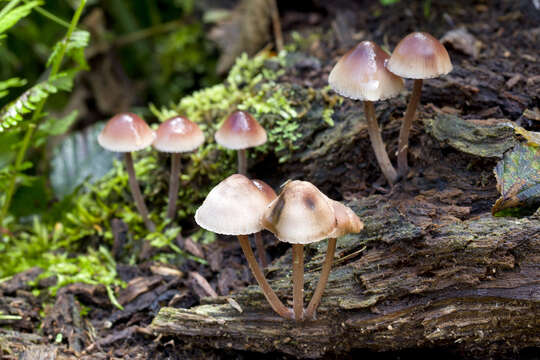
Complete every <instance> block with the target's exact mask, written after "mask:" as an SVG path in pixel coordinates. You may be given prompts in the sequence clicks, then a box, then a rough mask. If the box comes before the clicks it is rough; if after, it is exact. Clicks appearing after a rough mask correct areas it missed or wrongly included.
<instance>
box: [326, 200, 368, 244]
mask: <svg viewBox="0 0 540 360" xmlns="http://www.w3.org/2000/svg"><path fill="white" fill-rule="evenodd" d="M331 201H332V206H333V207H334V214H335V215H336V228H335V229H334V232H333V233H332V235H330V236H329V237H334V238H338V237H341V236H343V235H347V234H351V233H354V234H356V233H359V232H360V231H362V229H363V228H364V223H363V222H362V221H361V220H360V218H359V217H358V216H357V215H356V214H355V213H354V211H352V209H351V208H350V207H348V206H345V205H343V204H342V203H340V202H339V201H334V200H331Z"/></svg>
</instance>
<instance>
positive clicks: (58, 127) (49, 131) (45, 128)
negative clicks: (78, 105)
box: [34, 110, 78, 146]
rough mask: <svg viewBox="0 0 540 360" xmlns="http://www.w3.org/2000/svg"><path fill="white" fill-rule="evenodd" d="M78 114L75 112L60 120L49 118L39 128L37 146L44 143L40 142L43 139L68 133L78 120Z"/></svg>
mask: <svg viewBox="0 0 540 360" xmlns="http://www.w3.org/2000/svg"><path fill="white" fill-rule="evenodd" d="M77 114H78V111H77V110H73V111H72V112H70V113H69V114H67V115H66V116H64V117H62V118H60V119H57V118H53V117H48V118H47V119H46V120H45V121H44V122H43V123H42V124H41V125H40V127H39V133H38V135H36V140H34V141H35V142H36V143H37V144H36V146H39V145H41V144H42V143H43V141H40V140H41V139H46V138H47V137H49V136H58V135H62V134H64V133H65V132H67V131H68V129H69V127H70V126H71V125H72V124H73V123H74V122H75V120H77Z"/></svg>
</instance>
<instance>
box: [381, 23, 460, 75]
mask: <svg viewBox="0 0 540 360" xmlns="http://www.w3.org/2000/svg"><path fill="white" fill-rule="evenodd" d="M387 67H388V70H390V71H391V72H393V73H394V74H396V75H399V76H401V77H404V78H407V79H430V78H434V77H437V76H441V75H445V74H448V73H449V72H450V71H452V62H451V61H450V56H449V55H448V52H447V51H446V49H445V47H444V46H443V45H442V44H441V43H440V42H439V40H437V39H435V38H434V37H433V36H431V35H430V34H428V33H423V32H414V33H412V34H409V35H407V36H405V37H404V38H403V39H401V41H400V42H399V43H398V44H397V46H396V48H395V50H394V52H393V53H392V56H391V57H390V60H389V61H388V64H387Z"/></svg>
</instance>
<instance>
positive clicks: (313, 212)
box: [98, 32, 452, 321]
mask: <svg viewBox="0 0 540 360" xmlns="http://www.w3.org/2000/svg"><path fill="white" fill-rule="evenodd" d="M451 70H452V64H451V62H450V58H449V56H448V53H447V51H446V49H445V48H444V46H442V45H441V44H440V43H439V41H437V40H436V39H435V38H434V37H433V36H431V35H429V34H426V33H419V32H415V33H412V34H409V35H408V36H406V37H405V38H404V39H402V40H401V41H400V43H399V44H398V45H397V47H396V49H395V50H394V52H393V54H392V55H391V56H390V55H388V54H387V53H386V52H385V51H384V50H382V49H381V48H380V47H379V46H378V45H377V44H375V43H373V42H371V41H363V42H361V43H359V44H358V45H357V46H356V47H355V48H353V49H352V50H350V51H349V52H348V53H346V54H345V55H344V56H343V57H342V58H341V59H340V60H339V61H338V63H337V64H336V65H335V67H334V68H333V69H332V72H331V73H330V76H329V83H330V86H331V87H332V88H333V89H334V90H335V91H336V92H337V93H338V94H340V95H342V96H344V97H348V98H351V99H356V100H362V101H364V112H365V116H366V119H367V122H368V133H369V137H370V140H371V144H372V147H373V150H374V152H375V157H376V159H377V161H378V163H379V165H380V167H381V170H382V172H383V175H384V176H385V177H386V179H387V181H388V182H389V183H390V184H393V183H395V182H396V181H397V180H399V178H401V177H403V176H405V175H406V174H407V172H408V164H407V148H408V138H409V130H410V127H411V124H412V121H413V118H414V114H415V111H416V107H417V106H418V103H419V101H420V93H421V89H422V80H423V79H428V78H433V77H437V76H440V75H443V74H447V73H448V72H450V71H451ZM402 78H410V79H415V81H414V87H413V93H412V96H411V100H410V102H409V105H408V107H407V110H406V113H405V116H404V119H403V123H402V127H401V130H400V135H399V143H398V152H397V159H398V170H397V171H396V169H395V168H394V167H393V165H392V163H391V161H390V159H389V158H388V154H387V152H386V150H385V146H384V143H383V140H382V137H381V132H380V129H379V127H378V124H377V120H376V118H375V109H374V106H373V102H374V101H379V100H384V99H388V98H391V97H394V96H397V95H398V94H399V93H400V92H401V91H402V90H403V87H404V81H403V79H402ZM215 140H216V142H217V143H218V144H219V145H221V146H223V147H225V148H228V149H232V150H237V151H238V173H237V174H234V175H231V176H229V177H228V178H226V179H225V180H223V181H221V182H220V183H219V184H218V185H216V186H215V187H214V188H213V189H212V190H211V191H210V193H209V194H208V196H207V197H206V199H205V200H204V202H203V204H202V205H201V206H200V207H199V208H198V209H197V212H196V213H195V221H196V222H197V224H198V225H199V226H201V227H202V228H204V229H206V230H209V231H212V232H214V233H217V234H222V235H235V236H237V238H238V241H239V242H240V246H241V248H242V250H243V252H244V255H245V256H246V259H247V262H248V264H249V267H250V269H251V271H252V273H253V275H254V277H255V279H256V280H257V283H258V284H259V286H260V288H261V290H262V292H263V294H264V296H265V297H266V299H267V300H268V303H269V304H270V306H271V307H272V309H273V310H274V311H275V312H276V313H277V314H278V315H280V316H281V317H283V318H286V319H292V320H296V321H303V320H310V319H314V317H315V313H316V309H317V307H318V305H319V303H320V301H321V298H322V294H323V292H324V289H325V287H326V283H327V282H328V277H329V275H330V270H331V268H332V262H333V259H334V252H335V249H336V242H337V238H338V237H341V236H344V235H346V234H350V233H358V232H360V231H361V230H362V229H363V227H364V224H363V223H362V221H361V220H360V219H359V218H358V216H357V215H356V214H355V213H354V211H353V210H351V209H350V208H349V207H347V206H345V205H343V204H342V203H340V202H337V201H334V200H332V199H329V198H328V197H327V196H326V195H324V194H323V193H322V192H321V191H320V190H319V189H317V187H315V186H314V185H313V184H311V183H309V182H307V181H299V180H294V181H288V182H286V183H285V184H284V185H282V187H281V193H280V194H279V195H277V194H276V193H275V191H274V190H273V189H272V188H271V187H270V186H269V185H268V184H266V183H265V182H263V181H261V180H256V179H249V178H248V177H246V175H247V155H246V151H247V149H248V148H250V147H255V146H259V145H262V144H264V143H265V142H266V140H267V136H266V132H265V130H264V129H263V128H262V126H261V125H260V124H259V123H258V122H257V121H256V120H255V119H254V118H253V117H252V116H251V115H250V114H249V113H247V112H245V111H235V112H233V113H232V114H231V115H230V116H229V117H228V118H227V119H226V120H225V122H224V123H223V124H222V126H221V127H220V129H219V130H218V131H217V132H216V134H215ZM98 141H99V143H100V144H101V146H103V147H104V148H106V149H108V150H110V151H115V152H123V153H125V162H126V168H127V172H128V176H129V185H130V188H131V191H132V193H133V197H134V199H135V203H136V206H137V208H138V210H139V213H140V214H141V216H142V218H143V220H144V222H145V225H146V227H147V228H148V230H149V231H155V225H154V223H153V222H152V221H151V220H150V219H149V216H148V210H147V208H146V205H145V203H144V199H143V197H142V194H141V191H140V189H139V185H138V183H137V180H136V178H135V171H134V167H133V159H132V157H131V152H132V151H137V150H141V149H144V148H146V147H148V146H150V145H153V146H154V148H155V149H157V150H158V151H162V152H169V153H172V158H171V178H170V184H169V185H170V186H169V204H168V208H167V217H168V218H169V219H171V220H172V219H174V217H175V214H176V200H177V197H178V189H179V173H180V154H181V153H183V152H189V151H193V150H195V149H196V148H198V147H199V146H200V145H201V144H202V143H203V142H204V134H203V132H202V131H201V130H200V129H199V127H198V126H197V124H195V123H193V122H191V121H190V120H188V119H187V118H185V117H182V116H175V117H173V118H171V119H169V120H167V121H165V122H163V123H162V124H161V125H160V126H159V128H158V129H157V131H153V130H152V129H151V128H150V127H149V126H148V125H147V124H146V123H145V122H144V120H142V119H141V118H140V117H138V116H137V115H135V114H132V113H123V114H119V115H116V116H115V117H113V118H112V119H110V120H109V122H108V123H107V124H106V126H105V127H104V129H103V131H102V132H101V133H100V135H99V137H98ZM262 230H268V231H270V232H272V233H273V234H274V235H275V236H276V238H277V239H278V240H280V241H283V242H287V243H290V244H292V261H293V265H292V273H293V305H292V309H291V308H288V307H287V306H286V305H284V304H283V302H282V301H281V300H280V299H279V298H278V296H277V295H276V293H275V292H274V291H273V290H272V288H271V287H270V285H269V284H268V281H267V280H266V278H265V276H264V273H263V271H262V268H261V265H262V267H264V266H266V256H265V251H264V245H263V241H262V237H261V231H262ZM250 234H254V236H255V244H256V247H257V252H258V255H259V262H260V265H259V263H258V262H257V259H256V258H255V255H254V253H253V250H252V249H251V245H250V243H249V237H248V236H249V235H250ZM324 239H328V245H327V251H326V257H325V260H324V263H323V267H322V270H321V274H320V278H319V282H318V284H317V287H316V288H315V291H314V293H313V296H312V298H311V300H310V302H309V304H308V306H307V308H305V309H304V299H303V297H304V296H303V295H304V294H303V290H304V245H305V244H310V243H314V242H318V241H321V240H324Z"/></svg>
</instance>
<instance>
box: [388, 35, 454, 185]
mask: <svg viewBox="0 0 540 360" xmlns="http://www.w3.org/2000/svg"><path fill="white" fill-rule="evenodd" d="M387 68H388V70H389V71H391V72H392V73H394V74H396V75H398V76H401V77H402V78H406V79H414V86H413V92H412V94H411V99H410V100H409V104H408V105H407V110H406V111H405V116H404V117H403V122H402V123H401V129H400V131H399V142H398V155H397V161H398V174H399V176H405V175H406V174H407V172H408V170H409V165H408V163H407V149H408V147H409V131H410V129H411V125H412V122H413V120H414V114H415V112H416V108H417V107H418V103H419V102H420V95H421V93H422V82H423V81H422V80H423V79H431V78H435V77H438V76H441V75H446V74H448V73H449V72H450V71H452V62H451V61H450V56H449V55H448V52H447V51H446V49H445V48H444V46H443V45H442V44H441V43H440V42H439V40H437V39H435V38H434V37H433V36H431V35H430V34H428V33H424V32H414V33H411V34H409V35H407V36H405V37H404V38H403V39H402V40H401V41H400V42H399V43H398V44H397V46H396V48H395V49H394V52H393V53H392V56H391V57H390V60H389V61H388V64H387Z"/></svg>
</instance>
